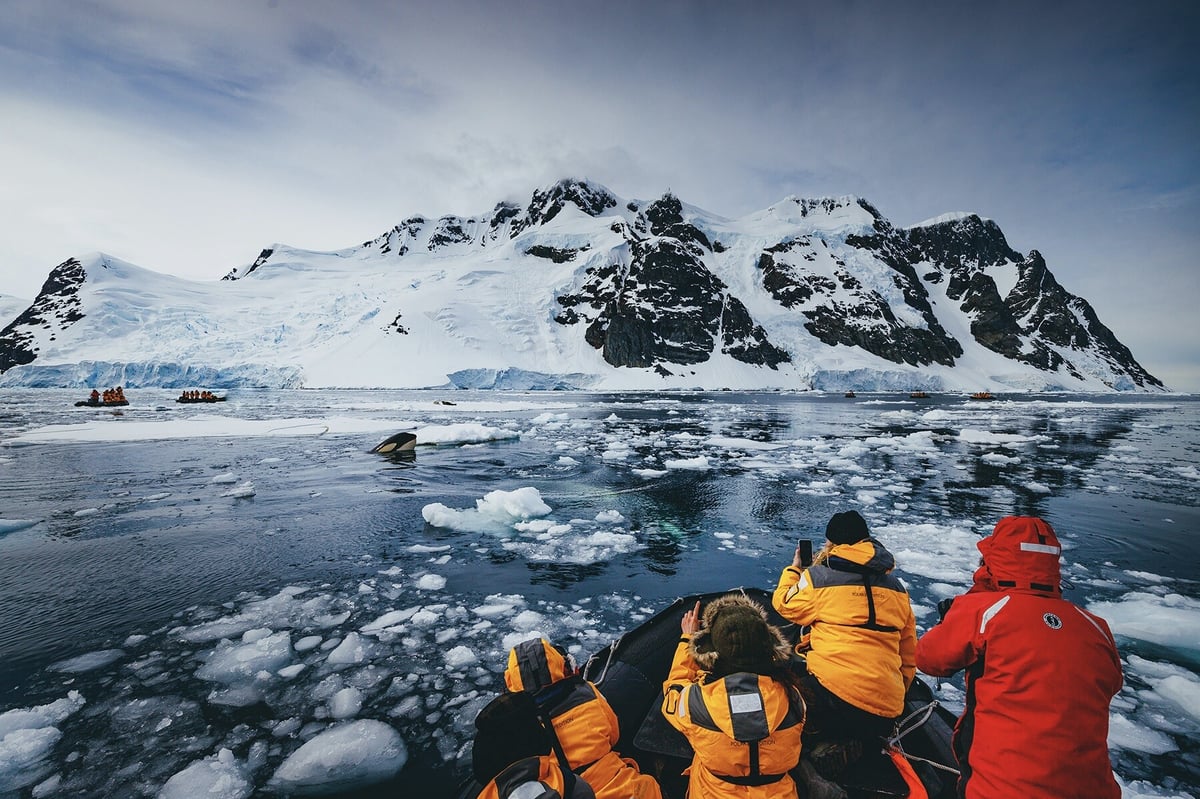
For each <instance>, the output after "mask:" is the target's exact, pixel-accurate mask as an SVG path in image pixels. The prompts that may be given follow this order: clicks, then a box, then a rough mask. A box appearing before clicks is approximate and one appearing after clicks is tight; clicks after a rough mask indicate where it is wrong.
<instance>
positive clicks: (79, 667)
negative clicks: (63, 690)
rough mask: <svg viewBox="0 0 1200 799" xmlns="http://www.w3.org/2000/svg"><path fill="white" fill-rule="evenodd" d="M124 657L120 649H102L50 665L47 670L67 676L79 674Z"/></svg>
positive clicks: (100, 667) (123, 652)
mask: <svg viewBox="0 0 1200 799" xmlns="http://www.w3.org/2000/svg"><path fill="white" fill-rule="evenodd" d="M124 656H125V651H124V650H121V649H102V650H100V651H98V652H87V653H85V654H82V655H77V656H75V657H73V658H68V659H67V660H60V661H58V662H57V663H51V664H50V665H49V666H48V667H47V668H49V669H50V671H61V672H66V673H67V674H81V673H83V672H85V671H94V670H96V669H102V668H104V667H105V666H107V665H108V664H110V663H114V662H116V661H117V660H120V659H121V658H122V657H124Z"/></svg>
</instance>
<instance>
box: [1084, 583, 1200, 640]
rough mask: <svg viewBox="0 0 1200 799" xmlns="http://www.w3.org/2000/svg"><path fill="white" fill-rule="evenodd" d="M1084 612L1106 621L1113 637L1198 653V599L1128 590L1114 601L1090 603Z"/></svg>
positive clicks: (1199, 602) (1199, 621)
mask: <svg viewBox="0 0 1200 799" xmlns="http://www.w3.org/2000/svg"><path fill="white" fill-rule="evenodd" d="M1088 610H1090V611H1091V612H1092V613H1095V614H1096V615H1097V616H1101V617H1102V618H1103V619H1104V620H1105V621H1107V622H1108V625H1109V627H1110V628H1111V629H1112V631H1113V633H1114V634H1115V635H1123V636H1126V637H1128V638H1137V639H1139V640H1142V641H1149V642H1150V643H1152V644H1158V645H1159V646H1165V647H1167V648H1169V649H1178V650H1180V651H1183V652H1190V653H1193V654H1194V653H1196V652H1200V600H1197V599H1191V598H1190V597H1185V596H1183V595H1182V594H1167V595H1166V596H1158V595H1157V594H1149V593H1145V592H1141V591H1132V592H1130V593H1128V594H1126V595H1125V596H1123V597H1122V598H1121V600H1120V601H1117V602H1093V603H1091V604H1090V605H1088Z"/></svg>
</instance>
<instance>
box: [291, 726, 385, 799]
mask: <svg viewBox="0 0 1200 799" xmlns="http://www.w3.org/2000/svg"><path fill="white" fill-rule="evenodd" d="M406 762H408V748H407V747H406V746H405V744H404V739H403V738H401V737H400V733H398V732H396V731H395V730H394V729H392V727H391V726H389V725H387V724H385V723H383V722H382V721H375V720H373V719H360V720H358V721H352V722H349V723H347V724H342V725H338V726H335V727H331V728H329V729H327V730H325V731H324V732H322V733H320V734H319V735H317V736H316V737H314V738H313V739H312V740H310V741H308V742H307V743H305V744H304V745H303V746H301V747H300V748H299V749H297V750H296V751H295V752H293V753H292V754H291V755H290V756H289V757H288V758H287V760H285V761H283V763H282V764H281V765H280V766H279V768H278V769H276V770H275V774H274V776H272V777H271V787H272V788H274V789H275V790H276V791H278V792H279V793H282V794H285V795H286V794H297V795H301V796H319V795H322V794H331V793H337V792H346V791H352V790H358V789H360V788H364V787H366V786H369V785H374V784H375V783H378V782H383V781H384V780H388V779H391V778H392V777H394V776H396V775H397V774H399V773H400V769H402V768H404V764H405V763H406Z"/></svg>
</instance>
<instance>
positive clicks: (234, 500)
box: [0, 390, 1200, 797]
mask: <svg viewBox="0 0 1200 799" xmlns="http://www.w3.org/2000/svg"><path fill="white" fill-rule="evenodd" d="M77 393H78V392H74V393H73V392H66V391H58V390H16V391H13V390H6V391H4V392H3V393H2V394H0V714H4V713H5V712H6V711H12V710H14V709H36V708H42V707H44V706H47V705H51V704H52V703H55V702H60V704H59V705H58V706H56V707H59V708H61V707H62V706H63V703H65V704H69V705H71V708H70V710H69V712H65V713H60V715H61V716H62V717H61V718H57V717H56V718H53V719H51V720H49V721H47V722H45V723H44V724H43V726H42V727H40V728H38V729H41V730H53V731H56V733H58V734H57V735H56V733H55V732H45V733H43V738H42V739H41V741H42V743H41V744H40V746H41V748H40V749H36V747H35V756H33V757H32V758H26V759H25V760H21V759H20V758H18V757H17V756H16V755H15V754H14V751H15V750H14V747H13V746H10V747H9V748H8V749H6V748H5V746H4V745H3V744H2V743H0V797H4V796H8V795H11V796H20V797H25V796H29V795H31V791H32V790H33V788H34V787H35V786H40V787H39V788H38V790H39V795H54V796H57V795H62V796H155V795H157V794H158V792H159V791H160V789H162V787H163V786H164V785H165V784H167V782H168V780H169V779H170V778H171V777H172V776H173V775H176V774H178V773H179V772H181V771H183V770H184V769H185V768H186V767H188V766H189V765H190V764H194V763H195V762H196V761H201V760H204V759H210V760H212V759H213V758H215V757H216V756H217V755H218V753H219V752H220V751H221V750H228V752H229V755H227V756H226V757H225V758H224V760H223V761H222V762H223V763H224V766H225V767H228V768H232V769H233V771H234V773H236V774H238V775H241V777H242V778H244V779H245V780H246V783H247V784H248V785H250V786H253V787H252V788H248V789H247V790H248V791H251V790H252V791H253V793H247V794H245V795H254V796H273V795H277V794H278V793H279V792H280V791H281V790H284V789H285V788H286V787H287V786H286V785H285V784H281V783H279V782H278V781H276V782H272V775H274V774H276V772H277V770H278V769H279V766H280V764H281V763H282V762H283V761H284V760H285V759H286V758H288V756H289V755H292V754H293V753H295V752H296V751H297V749H299V747H300V746H301V744H303V743H304V742H305V741H311V740H313V739H314V738H315V737H316V736H318V735H319V734H320V733H321V732H323V731H324V730H326V729H327V728H329V727H330V726H331V725H334V724H344V723H347V722H348V721H349V720H350V719H354V718H357V719H377V720H380V721H384V722H386V723H388V724H389V725H391V726H392V727H393V728H394V729H395V730H396V731H398V732H399V734H400V736H401V737H402V738H403V740H404V742H405V744H406V746H407V749H408V753H409V757H408V761H407V765H406V766H405V767H404V769H403V770H402V771H401V772H400V774H399V775H398V776H397V777H395V778H393V779H391V780H389V781H387V782H386V783H384V784H383V785H377V786H375V787H373V788H368V789H361V790H359V791H358V792H357V793H355V792H353V791H350V790H349V789H348V788H347V789H346V790H343V791H341V795H355V796H372V795H380V796H383V795H389V796H391V795H396V796H434V797H436V796H445V795H449V794H450V793H451V791H450V790H449V787H448V786H452V785H453V784H454V782H455V781H456V780H457V779H458V778H459V777H461V776H462V774H463V773H464V772H463V768H464V765H465V763H467V762H469V760H464V757H465V756H466V755H467V754H468V753H469V748H468V743H469V739H470V731H471V722H472V720H473V718H474V714H475V712H477V711H478V709H479V708H480V707H481V706H482V705H483V704H484V703H486V701H487V700H488V699H489V698H490V697H491V696H492V695H493V694H494V692H495V691H496V690H498V689H499V687H501V685H502V681H501V679H500V672H501V671H502V668H503V662H504V657H505V655H506V652H507V647H508V646H510V645H511V644H512V643H515V642H516V641H519V640H523V638H525V637H529V636H531V635H536V634H544V635H546V636H548V637H551V638H553V639H554V640H556V641H557V642H559V643H562V644H565V645H568V646H571V647H572V648H573V649H574V650H575V651H576V653H577V654H578V655H581V656H586V655H587V654H588V653H590V652H594V651H596V650H597V649H599V648H600V647H601V646H603V645H604V644H605V643H607V642H608V641H609V640H610V639H611V638H613V637H615V636H617V635H619V634H620V633H621V631H622V630H624V629H625V628H627V627H628V626H630V625H631V624H635V623H636V622H637V621H639V620H641V619H644V618H646V617H648V616H649V615H651V614H653V612H655V611H656V610H657V609H659V608H661V607H662V606H664V605H665V604H667V603H669V602H670V601H671V600H672V599H674V598H675V597H677V596H680V595H683V594H687V593H691V592H703V591H713V590H720V589H723V588H728V587H734V586H738V585H755V586H764V587H773V585H774V581H775V580H776V578H777V576H778V573H779V570H780V569H781V568H782V567H783V566H784V565H785V564H786V563H787V562H789V561H790V559H791V553H792V549H793V548H794V546H795V541H796V539H797V538H800V537H804V538H810V539H813V540H814V541H819V540H820V539H821V538H822V532H823V530H824V523H825V521H826V520H827V519H828V517H829V515H830V514H831V513H833V512H835V511H838V510H843V509H847V508H856V509H858V510H859V511H860V512H862V513H863V515H864V516H865V517H866V518H867V520H868V522H869V523H870V524H871V527H872V530H873V532H874V534H875V535H876V536H877V537H879V538H880V539H881V540H883V542H884V543H885V544H886V545H887V546H888V547H889V549H891V550H892V551H893V552H894V553H895V554H896V557H897V561H898V571H899V572H900V574H901V576H902V577H903V579H904V580H905V582H906V583H907V584H908V586H909V587H910V590H911V592H912V597H913V602H914V606H915V607H916V609H917V612H918V624H919V625H920V626H921V628H922V629H924V627H925V626H927V625H928V624H930V623H932V621H933V620H935V619H936V613H935V612H934V611H933V607H934V605H935V604H936V602H937V600H938V599H940V598H942V597H943V596H948V595H951V594H953V593H955V592H956V591H957V590H959V589H961V588H962V587H965V585H966V583H967V581H968V580H969V576H970V572H971V570H972V568H973V565H974V562H975V560H976V559H977V552H976V551H975V550H974V548H973V542H974V541H975V540H977V538H978V536H979V535H982V534H985V533H986V532H987V531H989V530H990V529H991V526H992V525H993V524H994V523H995V521H996V520H997V519H998V518H999V517H1001V516H1003V515H1007V514H1013V513H1019V514H1035V515H1040V516H1043V517H1044V518H1046V519H1048V520H1049V521H1051V523H1052V524H1053V525H1054V526H1055V528H1056V529H1057V530H1058V532H1059V534H1060V536H1061V537H1062V538H1063V539H1064V542H1065V543H1066V545H1067V546H1068V547H1069V550H1068V551H1067V553H1066V564H1067V565H1066V576H1067V578H1068V579H1069V580H1070V582H1071V585H1072V586H1073V588H1072V589H1071V590H1069V591H1068V592H1067V597H1068V598H1070V599H1072V600H1073V601H1075V602H1077V603H1080V604H1082V605H1085V606H1088V607H1091V608H1093V609H1094V610H1096V611H1097V612H1099V613H1100V614H1101V615H1104V616H1105V617H1106V618H1108V619H1109V620H1110V622H1111V623H1112V626H1113V628H1114V631H1116V632H1117V633H1118V638H1119V643H1120V644H1121V647H1122V658H1123V661H1124V663H1125V669H1126V687H1125V689H1124V690H1123V691H1122V693H1121V694H1120V695H1119V696H1118V698H1117V700H1115V702H1114V708H1113V719H1114V721H1113V732H1112V735H1111V736H1110V744H1111V745H1112V751H1113V757H1114V764H1115V765H1116V771H1117V773H1118V775H1119V776H1120V778H1121V779H1122V781H1123V782H1124V783H1125V784H1126V785H1127V786H1128V787H1127V795H1131V796H1160V795H1167V796H1183V795H1193V796H1194V795H1195V790H1196V788H1195V786H1196V785H1198V784H1200V747H1198V745H1197V743H1196V741H1197V739H1198V738H1200V718H1198V715H1200V643H1198V641H1200V568H1198V566H1197V564H1198V563H1200V512H1198V505H1200V500H1198V498H1197V489H1198V488H1200V457H1198V456H1197V454H1196V453H1197V452H1200V402H1198V401H1197V400H1195V399H1193V398H1190V397H1165V398H1163V397H1158V398H1139V397H1126V396H1120V397H1107V396H1105V397H1080V396H1064V395H1053V396H1040V397H1029V396H1019V397H1000V398H998V399H996V400H993V401H991V402H978V401H972V400H969V399H967V398H966V397H964V396H958V395H952V396H951V395H946V396H933V397H931V398H930V399H924V400H911V399H909V398H907V397H906V396H896V395H867V394H862V393H860V394H859V395H858V397H857V398H856V399H845V398H843V397H841V396H840V395H835V396H826V395H820V396H814V395H792V394H779V393H745V394H743V393H734V392H719V393H694V394H672V393H668V394H620V395H591V394H588V395H585V394H574V393H533V394H519V393H509V392H504V393H473V392H455V393H452V394H438V393H431V392H392V391H354V392H352V391H329V392H325V391H293V392H249V391H246V392H238V391H234V392H230V395H229V401H228V402H226V403H223V404H220V405H214V406H201V405H176V404H175V403H174V402H173V399H174V393H173V392H166V391H155V390H142V391H129V392H127V394H128V395H129V399H130V403H131V404H130V406H129V407H128V408H122V409H120V411H121V412H120V413H119V414H118V413H114V412H113V410H98V409H92V408H75V407H73V406H72V402H73V401H74V400H75V399H77V398H78V397H77V396H76V394H77ZM437 400H449V401H452V402H453V403H455V404H453V405H446V404H440V403H438V402H436V401H437ZM57 425H71V426H72V427H71V428H70V430H65V429H60V428H58V427H56V426H57ZM403 430H412V431H418V430H420V431H423V433H424V440H422V435H421V434H419V436H418V437H419V440H422V444H423V445H422V446H420V447H418V449H417V451H416V454H415V456H414V457H412V458H411V459H407V460H406V459H401V458H392V459H389V458H385V457H382V456H379V455H373V454H369V453H368V452H367V451H368V450H369V449H370V448H371V447H372V446H373V445H374V444H376V443H378V442H379V441H382V440H383V439H384V438H386V437H387V436H388V435H390V434H392V433H394V432H400V431H403ZM71 431H75V432H71ZM122 438H132V439H134V440H121V439H122ZM424 441H440V442H441V443H438V444H436V445H430V444H425V443H424ZM531 490H532V491H533V492H535V493H532V494H531ZM491 492H500V493H498V494H494V495H492V496H491V497H489V496H488V495H489V494H490V493H491ZM531 496H532V497H536V498H540V501H541V502H542V503H544V506H542V507H545V506H548V512H546V511H543V510H541V509H538V508H537V507H535V505H537V504H538V503H536V499H531ZM430 508H432V509H433V510H429V509H430ZM423 514H424V515H423ZM426 515H428V516H430V517H431V518H432V520H433V522H434V524H429V523H427V522H426ZM522 516H527V517H528V518H525V519H523V518H522ZM581 659H582V658H581ZM960 686H961V683H959V684H958V685H956V684H955V683H954V681H950V682H947V683H945V684H944V685H943V686H941V687H940V689H939V690H940V692H941V696H942V699H943V701H944V702H945V703H946V704H948V705H950V706H952V707H953V706H955V703H956V702H957V703H958V705H959V706H961V691H960V690H959V688H960ZM71 692H77V694H76V696H77V697H78V699H67V697H68V696H69V695H70V694H71ZM80 702H81V703H80ZM50 712H51V711H46V713H50ZM6 718H8V719H9V721H10V724H9V726H10V727H11V726H12V723H11V722H12V720H13V719H15V718H17V716H16V715H14V714H11V713H10V714H9V715H8V716H7V717H6V716H5V715H0V740H3V736H4V734H5V719H6ZM51 739H53V740H51ZM195 773H197V772H189V774H195ZM186 784H192V785H195V784H198V783H195V782H192V783H187V782H186V781H185V780H182V779H181V780H180V781H177V782H176V787H178V785H186ZM5 791H9V793H8V794H6V793H5Z"/></svg>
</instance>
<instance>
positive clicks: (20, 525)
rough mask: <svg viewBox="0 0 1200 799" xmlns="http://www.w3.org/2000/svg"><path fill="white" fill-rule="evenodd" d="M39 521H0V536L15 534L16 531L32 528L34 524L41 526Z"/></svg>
mask: <svg viewBox="0 0 1200 799" xmlns="http://www.w3.org/2000/svg"><path fill="white" fill-rule="evenodd" d="M41 521H42V520H41V519H0V535H7V534H8V533H15V532H16V531H17V530H24V529H25V528H27V527H33V526H34V525H36V524H41Z"/></svg>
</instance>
